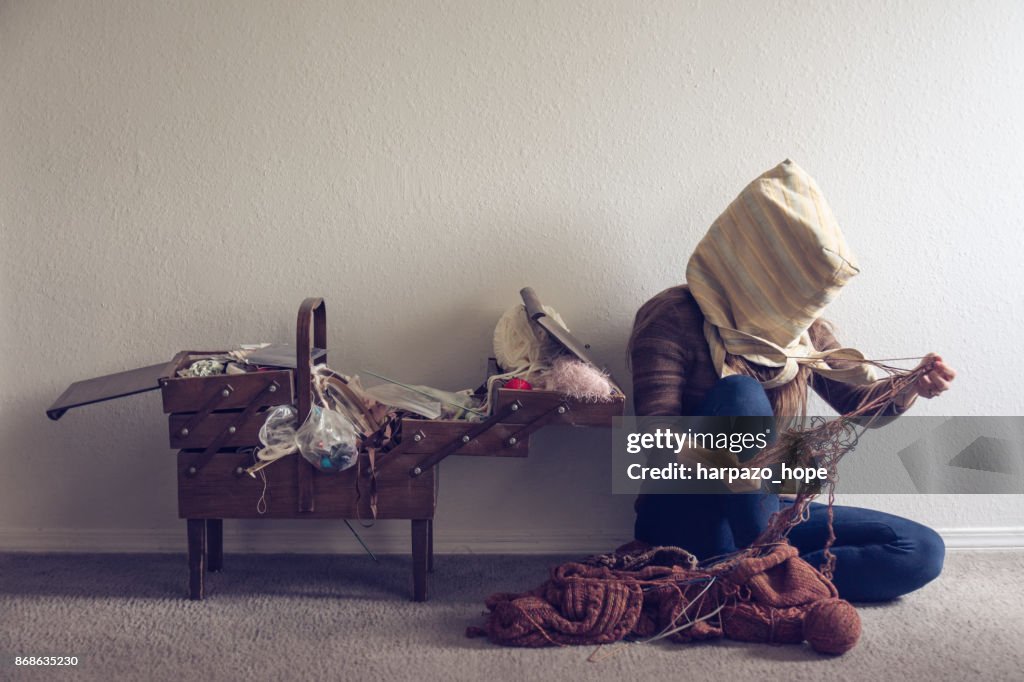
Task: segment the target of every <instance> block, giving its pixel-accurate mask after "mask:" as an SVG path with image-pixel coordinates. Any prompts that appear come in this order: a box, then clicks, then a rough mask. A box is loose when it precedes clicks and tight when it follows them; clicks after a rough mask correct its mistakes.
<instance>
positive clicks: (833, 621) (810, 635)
mask: <svg viewBox="0 0 1024 682" xmlns="http://www.w3.org/2000/svg"><path fill="white" fill-rule="evenodd" d="M804 639H806V640H807V642H808V644H810V645H811V648H812V649H814V650H815V651H817V652H818V653H821V654H831V655H833V656H838V655H840V654H845V653H846V652H847V651H849V650H850V649H852V648H853V647H854V646H855V645H856V644H857V640H859V639H860V616H859V615H857V609H855V608H853V604H851V603H850V602H848V601H845V600H843V599H823V600H822V601H820V602H818V603H816V604H814V605H812V606H811V608H810V609H809V610H808V611H807V615H806V616H805V617H804Z"/></svg>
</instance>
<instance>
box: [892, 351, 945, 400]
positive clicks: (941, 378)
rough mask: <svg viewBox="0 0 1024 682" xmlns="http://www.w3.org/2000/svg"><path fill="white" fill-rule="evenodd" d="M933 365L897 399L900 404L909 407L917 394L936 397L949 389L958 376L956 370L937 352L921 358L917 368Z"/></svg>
mask: <svg viewBox="0 0 1024 682" xmlns="http://www.w3.org/2000/svg"><path fill="white" fill-rule="evenodd" d="M928 365H931V367H932V368H931V370H930V371H929V372H928V373H926V374H922V375H921V377H920V378H919V379H918V380H917V381H915V382H914V383H913V384H911V385H910V386H908V387H907V389H906V390H905V391H903V393H902V394H901V395H900V397H899V398H898V399H897V402H898V404H899V405H901V406H903V407H904V408H905V407H909V406H910V403H912V402H913V401H914V399H915V398H916V397H917V396H921V397H922V398H929V399H930V398H935V397H938V396H939V395H941V394H942V393H945V392H946V391H948V390H949V387H950V384H952V383H953V379H955V378H956V372H955V371H954V370H953V368H952V367H950V366H949V365H947V364H946V363H945V362H943V361H942V358H941V357H939V356H938V355H936V354H935V353H929V354H928V355H926V356H925V357H924V359H923V360H921V364H919V365H918V366H917V368H915V369H919V368H921V367H925V366H928Z"/></svg>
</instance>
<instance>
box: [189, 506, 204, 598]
mask: <svg viewBox="0 0 1024 682" xmlns="http://www.w3.org/2000/svg"><path fill="white" fill-rule="evenodd" d="M205 563H206V521H205V520H204V519H189V520H188V596H189V599H193V600H199V599H202V598H203V572H204V568H205V566H204V564H205Z"/></svg>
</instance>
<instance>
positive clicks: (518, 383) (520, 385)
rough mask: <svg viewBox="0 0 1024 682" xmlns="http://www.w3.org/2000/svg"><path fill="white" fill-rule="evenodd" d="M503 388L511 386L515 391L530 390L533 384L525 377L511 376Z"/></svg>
mask: <svg viewBox="0 0 1024 682" xmlns="http://www.w3.org/2000/svg"><path fill="white" fill-rule="evenodd" d="M505 388H511V389H513V390H516V391H531V390H533V385H532V384H531V383H530V382H529V381H527V380H526V379H520V378H519V377H513V378H511V379H509V380H508V382H506V384H505Z"/></svg>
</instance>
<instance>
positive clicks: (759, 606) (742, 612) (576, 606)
mask: <svg viewBox="0 0 1024 682" xmlns="http://www.w3.org/2000/svg"><path fill="white" fill-rule="evenodd" d="M627 567H628V568H627ZM824 603H828V604H831V603H839V604H846V602H843V601H842V600H840V599H838V594H837V592H836V589H835V587H834V586H833V585H832V583H831V582H830V581H829V580H828V579H827V578H826V577H825V576H823V575H822V574H821V573H820V572H818V571H817V570H816V569H815V568H814V567H813V566H811V565H810V564H808V563H807V562H806V561H804V560H802V559H801V558H800V557H799V556H798V554H797V550H796V549H795V548H794V547H792V546H791V545H789V544H788V543H779V544H776V545H775V546H773V547H770V548H762V549H761V550H760V551H759V552H750V553H748V554H745V555H744V556H741V557H737V558H734V559H731V560H729V561H726V562H721V563H718V564H715V565H714V566H711V567H708V568H700V567H697V566H696V563H695V560H694V559H693V557H692V555H689V554H688V553H686V552H684V551H682V550H679V549H678V548H642V547H640V546H638V543H633V544H632V545H628V546H626V547H623V548H621V549H620V550H617V551H616V552H615V553H613V554H611V555H604V556H599V557H591V558H589V559H585V560H583V561H580V562H570V563H566V564H562V565H561V566H556V567H555V568H553V569H552V570H551V575H550V578H549V579H548V580H547V581H546V582H545V583H544V584H543V585H541V586H539V587H537V588H536V589H534V590H531V591H529V592H524V593H521V594H506V593H499V594H494V595H492V596H491V597H490V598H488V599H487V608H488V610H489V614H488V615H487V620H486V623H485V625H484V627H483V628H470V629H469V630H468V631H467V634H468V635H470V636H487V637H488V638H489V639H490V640H491V641H492V642H495V643H498V644H505V645H509V646H522V647H544V646H552V645H567V644H609V643H612V642H618V641H621V640H623V639H627V638H628V639H632V640H646V641H651V640H655V639H669V640H671V641H675V642H691V641H698V640H707V639H717V638H720V637H728V638H731V639H736V640H741V641H747V642H773V643H796V642H801V641H803V640H804V639H805V638H807V639H809V641H810V642H811V644H812V646H815V648H816V649H818V650H820V651H824V652H827V653H841V652H840V651H838V649H840V648H841V647H840V644H841V643H848V644H849V646H847V648H849V647H852V646H853V644H854V643H856V640H857V637H858V636H859V632H860V621H859V619H858V618H857V612H856V610H854V609H853V608H852V607H850V608H849V609H848V610H847V611H843V612H842V613H841V614H840V615H842V616H843V618H832V617H830V616H831V615H832V612H831V611H820V612H819V610H816V608H815V607H817V606H818V605H819V604H824ZM810 613H814V614H817V620H816V621H815V624H814V627H813V631H812V632H811V633H810V637H808V636H807V634H806V633H805V627H806V623H805V621H806V618H807V616H808V614H810ZM850 614H852V620H851V619H850V618H849V616H850ZM821 642H825V644H824V646H823V647H819V644H820V643H821ZM844 650H845V649H844Z"/></svg>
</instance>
